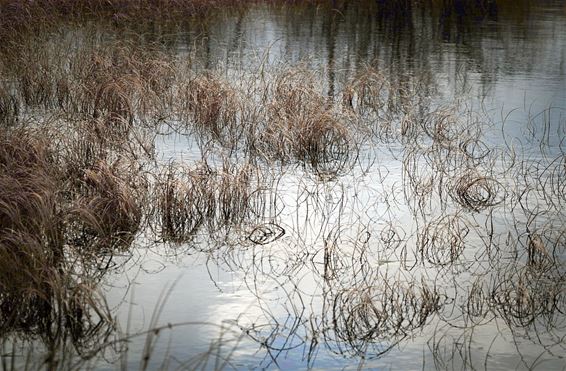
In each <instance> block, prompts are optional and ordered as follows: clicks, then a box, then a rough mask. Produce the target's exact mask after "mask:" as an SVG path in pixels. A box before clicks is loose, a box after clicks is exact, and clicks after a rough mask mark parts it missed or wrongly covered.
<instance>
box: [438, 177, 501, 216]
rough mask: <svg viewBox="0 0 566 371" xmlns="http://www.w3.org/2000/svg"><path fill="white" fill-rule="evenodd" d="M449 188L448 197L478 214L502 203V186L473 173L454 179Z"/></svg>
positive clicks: (492, 179) (493, 180)
mask: <svg viewBox="0 0 566 371" xmlns="http://www.w3.org/2000/svg"><path fill="white" fill-rule="evenodd" d="M452 183H453V184H452V185H451V186H450V191H449V192H450V196H451V197H452V199H453V200H455V201H456V202H457V203H458V204H459V205H461V206H462V207H464V208H466V209H468V210H471V211H475V212H479V211H481V210H483V209H485V208H488V207H492V206H495V205H497V204H499V203H501V202H503V200H504V197H503V196H502V194H503V193H504V189H503V186H502V185H501V184H500V183H499V182H498V181H497V180H495V179H494V178H491V177H486V176H480V175H478V174H477V173H476V172H474V171H469V172H466V173H465V174H463V175H461V176H458V177H456V179H455V180H454V181H453V182H452Z"/></svg>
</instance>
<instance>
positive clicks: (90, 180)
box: [67, 161, 146, 253]
mask: <svg viewBox="0 0 566 371" xmlns="http://www.w3.org/2000/svg"><path fill="white" fill-rule="evenodd" d="M126 165H127V164H123V163H121V162H120V161H116V162H115V163H114V164H107V163H105V162H103V161H99V162H97V164H96V165H95V166H94V167H92V168H90V169H88V168H87V169H84V170H83V175H82V177H81V179H80V187H79V189H78V192H77V194H76V197H75V200H74V201H73V203H72V205H71V206H70V208H69V210H68V216H67V219H68V221H69V223H70V224H71V225H72V226H73V228H71V230H70V239H71V243H72V245H74V246H75V247H78V248H84V249H91V250H93V251H95V252H96V253H100V252H101V251H113V250H115V249H117V248H123V247H127V246H130V245H131V243H132V241H133V238H134V236H135V235H136V233H137V231H138V230H139V228H140V225H141V220H142V211H143V208H142V204H143V202H144V198H145V197H144V193H145V190H146V187H145V186H144V180H143V179H141V178H140V177H135V176H132V175H131V174H132V171H131V170H130V169H129V168H128V167H127V166H126Z"/></svg>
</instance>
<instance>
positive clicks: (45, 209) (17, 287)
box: [0, 129, 110, 346]
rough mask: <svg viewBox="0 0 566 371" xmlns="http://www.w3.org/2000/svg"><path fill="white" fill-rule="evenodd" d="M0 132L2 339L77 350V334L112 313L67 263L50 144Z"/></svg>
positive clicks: (95, 329)
mask: <svg viewBox="0 0 566 371" xmlns="http://www.w3.org/2000/svg"><path fill="white" fill-rule="evenodd" d="M0 135H1V136H0V143H1V145H0V184H1V187H2V192H1V193H0V261H1V267H0V291H1V295H0V332H1V335H0V336H2V337H3V336H5V335H6V334H9V333H11V332H13V331H25V332H26V333H27V334H30V335H37V336H41V337H42V338H43V339H44V340H45V341H46V343H49V344H53V343H54V342H60V341H62V339H64V337H65V336H67V335H65V334H68V335H71V337H72V341H73V342H74V345H75V346H79V337H80V334H81V333H82V334H86V333H89V334H90V336H96V335H97V334H100V331H102V332H104V331H105V330H104V329H105V328H106V327H105V326H107V325H109V324H110V321H109V318H110V315H109V314H108V309H107V308H106V307H105V306H104V305H101V303H97V301H96V298H95V297H96V292H95V290H94V289H92V290H90V289H89V290H86V289H85V288H86V287H87V286H88V278H87V277H79V276H76V275H75V274H74V273H73V269H75V268H76V267H72V266H68V261H67V256H66V254H65V251H64V250H65V246H66V240H65V236H66V232H65V228H66V223H65V218H66V210H65V203H62V202H61V199H60V198H59V194H60V188H59V187H60V178H59V177H60V174H59V172H58V169H57V167H56V166H55V161H54V157H53V154H52V153H51V151H50V148H49V145H48V140H47V139H45V138H44V137H43V136H42V135H41V133H37V132H32V131H30V130H21V129H18V130H14V131H2V132H1V134H0ZM83 285H87V286H83ZM81 287H83V289H81ZM79 290H80V292H81V294H80V295H79V294H78V291H79ZM95 303H96V304H95ZM75 340H76V342H75Z"/></svg>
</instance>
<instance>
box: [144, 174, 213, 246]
mask: <svg viewBox="0 0 566 371" xmlns="http://www.w3.org/2000/svg"><path fill="white" fill-rule="evenodd" d="M212 178H213V174H212V169H211V168H210V167H209V166H208V165H207V164H206V163H202V164H199V165H197V166H196V167H195V168H193V169H189V168H186V167H184V166H180V165H178V164H175V163H171V164H169V166H168V167H167V168H166V169H164V171H163V172H162V173H161V174H159V176H158V180H157V184H156V186H155V187H156V188H157V195H156V198H157V205H156V212H157V213H158V222H157V223H158V225H159V233H160V235H161V237H162V238H163V239H164V240H165V241H172V242H178V243H180V242H184V241H188V240H190V239H192V238H193V237H194V235H195V233H196V232H197V231H198V229H199V228H200V226H201V225H202V224H203V223H204V222H205V221H206V220H207V219H208V218H209V217H212V216H213V215H214V211H215V209H216V204H215V202H216V199H215V197H214V195H213V192H214V188H213V184H214V182H213V179H212Z"/></svg>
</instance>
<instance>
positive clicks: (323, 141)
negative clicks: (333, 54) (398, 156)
mask: <svg viewBox="0 0 566 371" xmlns="http://www.w3.org/2000/svg"><path fill="white" fill-rule="evenodd" d="M271 85H272V86H271V87H270V89H269V90H270V93H271V94H270V99H269V100H268V101H267V102H266V104H267V113H266V115H267V117H266V123H265V127H262V128H261V131H260V132H259V133H258V134H259V136H260V138H261V139H260V141H259V142H260V143H259V145H260V146H263V150H262V152H263V153H268V154H269V156H272V157H273V158H275V159H279V160H283V161H288V160H290V159H299V160H301V161H302V162H303V163H304V164H306V165H308V166H309V167H310V168H311V169H312V170H313V171H314V172H315V173H317V174H318V175H321V176H324V177H326V176H331V177H332V176H335V175H339V174H341V173H343V172H344V171H345V170H347V169H348V168H349V166H350V165H351V162H352V161H353V159H354V158H355V154H356V152H357V148H356V145H357V143H356V142H355V140H354V136H353V132H352V128H351V125H352V122H351V120H350V116H349V115H348V114H345V113H341V112H340V111H339V110H337V109H336V107H334V105H333V103H332V102H331V101H329V100H328V98H326V97H324V96H323V95H322V93H321V92H320V91H319V90H318V89H317V84H316V77H315V76H313V75H310V74H308V73H307V72H306V71H304V70H302V69H300V68H299V69H291V70H285V71H282V72H281V73H279V74H278V75H277V76H275V78H274V81H273V82H272V84H271Z"/></svg>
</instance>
